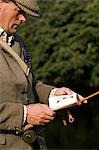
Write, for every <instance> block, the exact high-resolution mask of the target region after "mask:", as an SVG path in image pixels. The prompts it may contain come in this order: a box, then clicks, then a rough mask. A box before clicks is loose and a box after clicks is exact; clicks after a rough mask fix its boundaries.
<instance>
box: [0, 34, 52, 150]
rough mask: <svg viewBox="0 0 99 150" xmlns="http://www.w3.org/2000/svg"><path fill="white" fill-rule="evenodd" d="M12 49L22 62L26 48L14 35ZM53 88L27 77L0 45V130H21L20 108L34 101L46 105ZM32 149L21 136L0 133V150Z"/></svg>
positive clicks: (21, 111)
mask: <svg viewBox="0 0 99 150" xmlns="http://www.w3.org/2000/svg"><path fill="white" fill-rule="evenodd" d="M12 47H13V50H15V51H16V53H17V54H18V55H19V56H20V57H21V58H22V59H24V52H25V48H24V45H23V42H22V41H21V39H20V38H19V37H18V36H17V35H16V37H15V42H14V45H13V46H12ZM52 88H53V87H52V86H49V85H45V84H43V83H42V82H40V83H35V82H34V79H33V77H32V74H31V73H30V75H29V77H28V78H27V77H26V76H25V74H24V72H23V70H22V69H21V68H20V66H19V64H18V62H17V61H16V60H15V59H14V58H13V57H12V56H11V55H10V54H9V53H7V52H6V50H5V49H2V47H1V46H0V131H1V130H7V131H13V130H20V129H21V127H22V120H23V105H28V104H31V103H36V102H43V103H48V101H47V99H48V96H49V93H50V91H51V90H52ZM2 149H4V150H6V149H7V150H9V149H12V150H13V149H14V150H15V149H19V150H20V149H22V150H23V149H24V150H25V149H27V150H28V149H32V147H31V146H29V144H28V143H25V142H24V141H23V140H22V139H21V137H20V136H16V135H13V134H0V150H2Z"/></svg>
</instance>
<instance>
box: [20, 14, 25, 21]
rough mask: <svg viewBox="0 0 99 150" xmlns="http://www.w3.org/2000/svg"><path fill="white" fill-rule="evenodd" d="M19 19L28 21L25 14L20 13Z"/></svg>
mask: <svg viewBox="0 0 99 150" xmlns="http://www.w3.org/2000/svg"><path fill="white" fill-rule="evenodd" d="M19 20H20V21H22V22H25V21H26V16H25V15H23V14H19Z"/></svg>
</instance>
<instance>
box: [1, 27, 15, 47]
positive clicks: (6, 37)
mask: <svg viewBox="0 0 99 150" xmlns="http://www.w3.org/2000/svg"><path fill="white" fill-rule="evenodd" d="M0 37H2V39H3V40H4V41H6V42H7V43H8V44H9V45H10V46H11V45H12V43H13V41H14V39H15V37H14V35H8V34H7V32H5V31H4V29H3V28H1V27H0Z"/></svg>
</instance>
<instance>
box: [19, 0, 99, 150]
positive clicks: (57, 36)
mask: <svg viewBox="0 0 99 150" xmlns="http://www.w3.org/2000/svg"><path fill="white" fill-rule="evenodd" d="M39 6H40V8H41V14H42V15H41V17H40V18H35V17H34V18H32V17H29V18H28V20H27V23H26V24H24V25H23V26H22V28H21V29H20V31H19V32H20V35H21V36H22V37H23V39H24V40H25V41H26V42H25V43H26V46H27V48H28V49H30V52H31V56H32V65H33V71H34V72H35V76H36V79H38V80H42V81H43V82H45V83H47V84H50V85H54V86H57V87H61V86H67V87H69V88H71V89H72V90H74V91H76V92H78V93H80V94H81V95H83V96H88V95H90V94H92V93H93V92H96V91H98V90H99V0H41V1H39ZM24 31H25V32H24ZM98 97H99V96H96V97H94V98H93V99H91V101H90V102H88V103H87V104H86V105H82V106H81V107H78V106H76V107H72V108H70V110H71V112H72V114H73V115H74V117H75V122H74V123H73V124H68V125H67V127H64V126H63V125H62V123H61V119H59V117H56V118H55V120H54V122H52V123H51V124H50V125H48V127H47V132H46V139H47V144H48V147H49V148H50V149H98V148H99V110H98V109H99V108H98V107H99V102H98V101H99V98H98Z"/></svg>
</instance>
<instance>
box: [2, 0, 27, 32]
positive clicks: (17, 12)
mask: <svg viewBox="0 0 99 150" xmlns="http://www.w3.org/2000/svg"><path fill="white" fill-rule="evenodd" d="M24 21H26V16H25V13H24V12H23V11H22V10H21V9H20V8H19V7H18V6H17V5H15V4H14V3H13V2H9V3H5V2H0V27H2V28H3V29H4V30H5V31H6V32H7V33H9V34H13V33H15V32H16V31H17V29H18V27H19V25H20V24H22V23H23V22H24Z"/></svg>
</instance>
